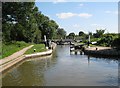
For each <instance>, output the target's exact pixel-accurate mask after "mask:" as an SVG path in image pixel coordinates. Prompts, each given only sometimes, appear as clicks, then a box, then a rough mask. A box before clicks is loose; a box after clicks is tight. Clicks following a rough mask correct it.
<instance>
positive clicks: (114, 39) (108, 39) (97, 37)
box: [67, 29, 120, 48]
mask: <svg viewBox="0 0 120 88" xmlns="http://www.w3.org/2000/svg"><path fill="white" fill-rule="evenodd" d="M89 35H90V40H91V42H97V43H96V45H98V46H108V47H116V48H120V34H118V33H105V30H104V29H99V30H96V33H92V32H89V33H87V34H86V33H85V32H83V31H80V32H79V33H78V34H77V35H75V33H74V32H72V33H70V34H69V35H68V36H67V38H70V39H74V40H82V42H83V43H87V42H88V37H89Z"/></svg>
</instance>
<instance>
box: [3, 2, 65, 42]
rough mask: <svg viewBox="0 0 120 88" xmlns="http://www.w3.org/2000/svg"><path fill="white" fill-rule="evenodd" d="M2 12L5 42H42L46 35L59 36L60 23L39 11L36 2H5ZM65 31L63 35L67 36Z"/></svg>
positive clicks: (49, 37)
mask: <svg viewBox="0 0 120 88" xmlns="http://www.w3.org/2000/svg"><path fill="white" fill-rule="evenodd" d="M2 12H3V13H2V25H3V27H2V31H3V41H4V42H10V41H25V42H34V43H40V42H41V41H42V39H44V35H46V36H47V39H54V38H58V37H57V33H58V32H59V26H58V24H57V23H56V22H55V21H54V20H51V19H50V18H49V17H47V16H45V15H44V14H42V13H41V12H40V11H38V7H36V6H35V2H3V3H2ZM62 31H64V29H62ZM64 32H65V31H64ZM64 32H63V34H61V35H62V37H63V35H64V36H65V33H66V32H65V33H64Z"/></svg>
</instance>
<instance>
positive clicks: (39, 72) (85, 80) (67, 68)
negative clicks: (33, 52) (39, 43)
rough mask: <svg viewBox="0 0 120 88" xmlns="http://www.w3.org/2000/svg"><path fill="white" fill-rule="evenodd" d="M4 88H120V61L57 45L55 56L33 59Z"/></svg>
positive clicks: (5, 77) (14, 72) (15, 71)
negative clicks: (24, 87) (6, 87)
mask: <svg viewBox="0 0 120 88" xmlns="http://www.w3.org/2000/svg"><path fill="white" fill-rule="evenodd" d="M2 84H3V86H118V61H117V60H115V59H112V58H110V59H108V58H95V57H88V56H87V55H80V54H78V55H75V54H70V47H69V46H68V45H65V46H57V48H56V51H55V52H54V54H53V56H52V57H42V58H35V59H29V60H27V61H25V62H23V63H21V64H20V65H19V66H17V67H15V68H13V69H11V70H10V71H8V72H7V73H6V74H5V75H3V78H2Z"/></svg>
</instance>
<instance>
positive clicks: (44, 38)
mask: <svg viewBox="0 0 120 88" xmlns="http://www.w3.org/2000/svg"><path fill="white" fill-rule="evenodd" d="M44 40H45V45H46V49H48V46H47V39H46V35H44Z"/></svg>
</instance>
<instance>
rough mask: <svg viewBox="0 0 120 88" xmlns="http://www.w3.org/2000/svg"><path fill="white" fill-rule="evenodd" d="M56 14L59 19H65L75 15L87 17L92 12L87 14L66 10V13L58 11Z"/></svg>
mask: <svg viewBox="0 0 120 88" xmlns="http://www.w3.org/2000/svg"><path fill="white" fill-rule="evenodd" d="M56 16H57V17H58V18H60V19H67V18H71V17H75V16H78V17H82V18H89V17H91V16H92V14H88V13H80V14H77V13H71V12H68V13H59V14H56Z"/></svg>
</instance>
